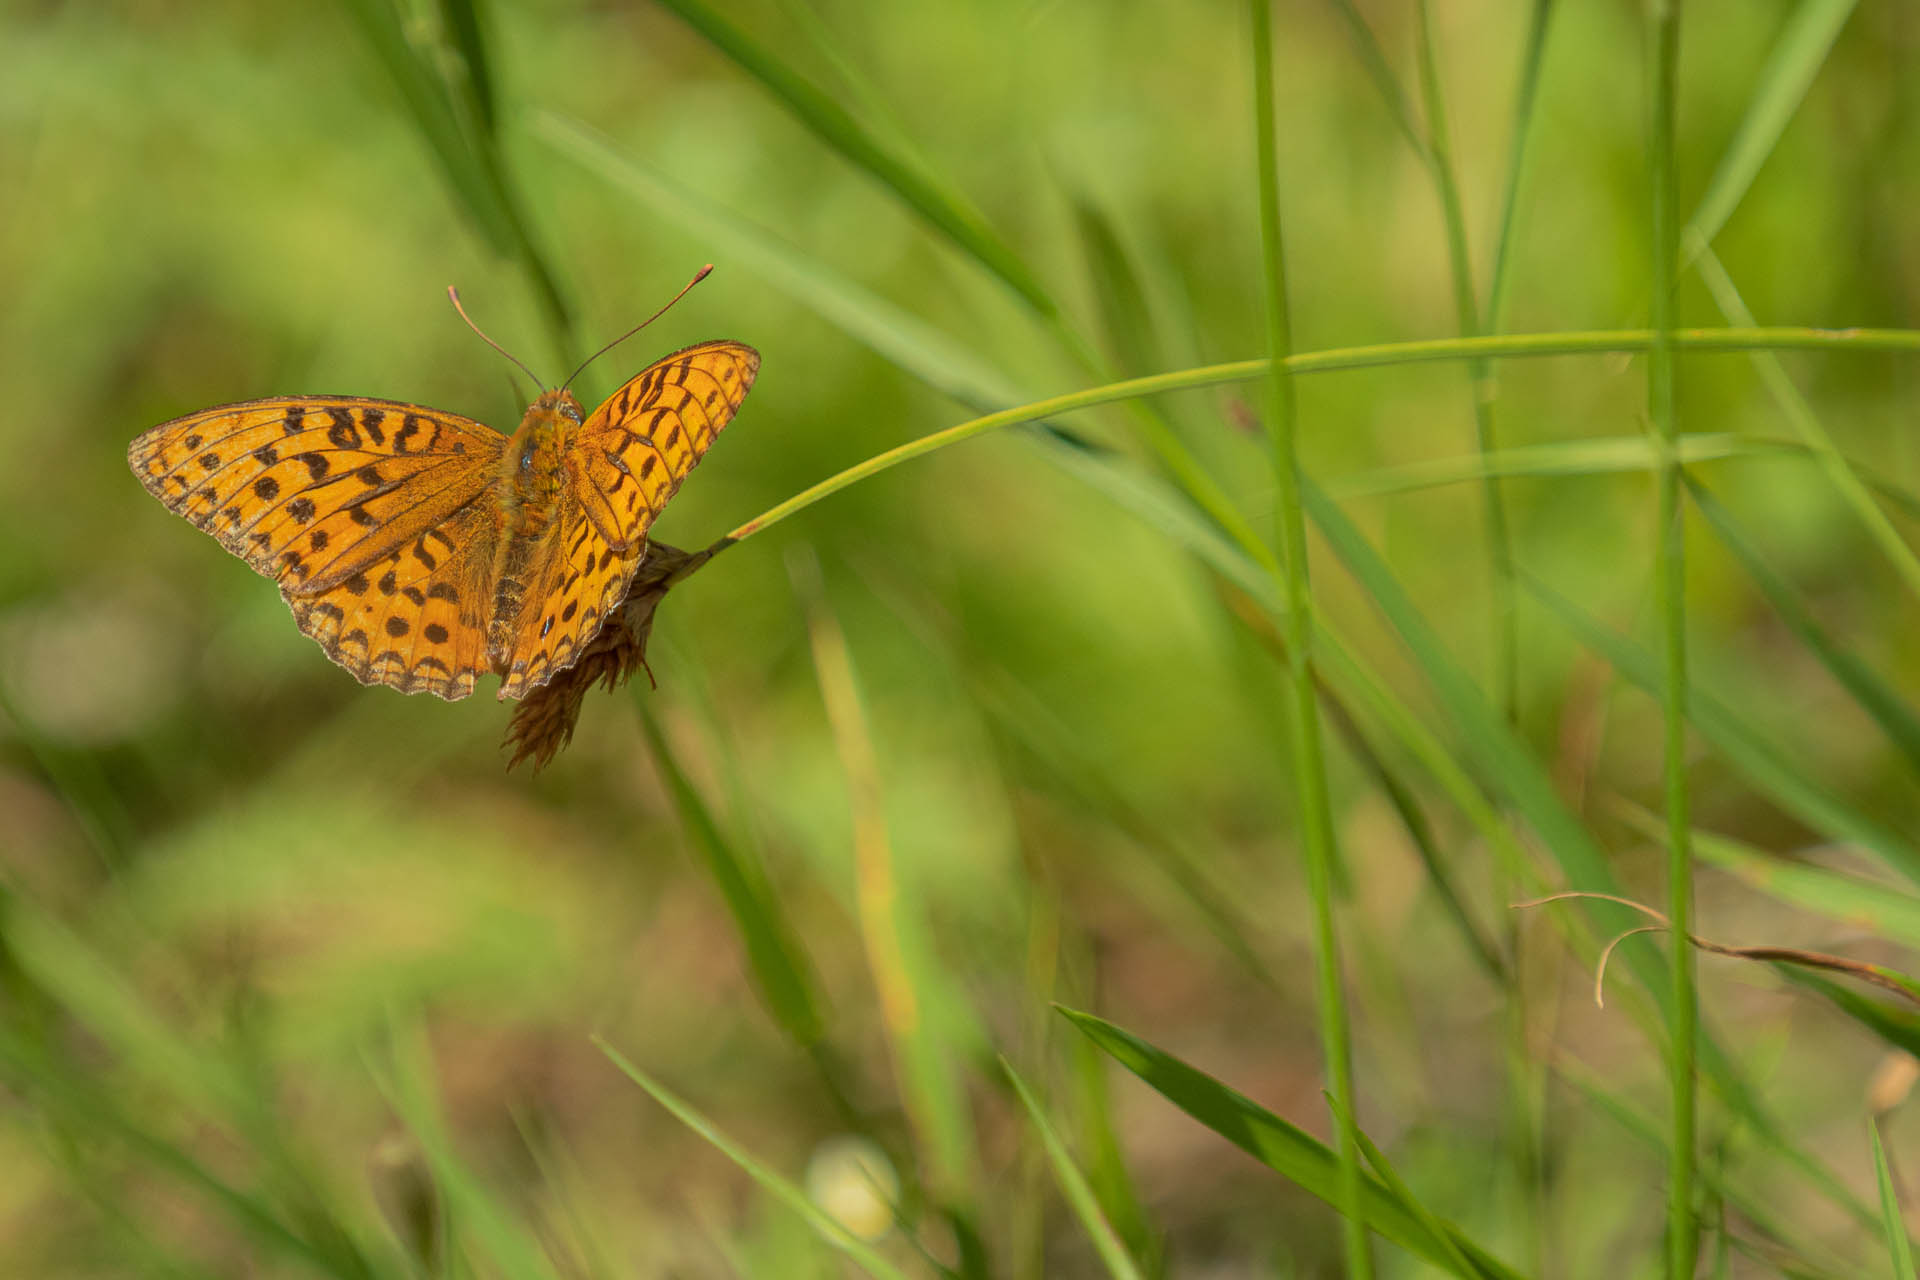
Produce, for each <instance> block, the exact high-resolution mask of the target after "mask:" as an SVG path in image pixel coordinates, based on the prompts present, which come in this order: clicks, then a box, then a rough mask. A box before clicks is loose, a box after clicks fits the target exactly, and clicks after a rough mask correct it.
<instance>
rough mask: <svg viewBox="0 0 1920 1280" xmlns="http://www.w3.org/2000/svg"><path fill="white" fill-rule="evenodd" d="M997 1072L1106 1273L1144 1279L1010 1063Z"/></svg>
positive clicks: (1119, 1278)
mask: <svg viewBox="0 0 1920 1280" xmlns="http://www.w3.org/2000/svg"><path fill="white" fill-rule="evenodd" d="M1000 1069H1001V1070H1002V1071H1004V1072H1006V1074H1007V1079H1008V1081H1010V1082H1011V1083H1012V1085H1013V1091H1014V1093H1015V1094H1017V1095H1018V1096H1019V1098H1020V1105H1021V1106H1022V1107H1024V1108H1026V1112H1027V1119H1028V1120H1030V1121H1031V1122H1032V1123H1033V1127H1034V1130H1035V1132H1037V1133H1038V1134H1039V1135H1040V1142H1041V1144H1042V1145H1043V1146H1045V1148H1046V1151H1047V1159H1048V1161H1049V1162H1050V1163H1051V1164H1052V1165H1053V1174H1054V1177H1055V1178H1057V1179H1058V1180H1059V1183H1060V1192H1061V1194H1062V1195H1064V1196H1065V1197H1066V1198H1067V1204H1068V1205H1069V1206H1070V1207H1071V1208H1072V1209H1073V1213H1074V1216H1075V1217H1077V1218H1079V1219H1080V1225H1081V1226H1082V1227H1083V1228H1085V1230H1086V1233H1087V1238H1088V1239H1089V1240H1091V1241H1093V1247H1094V1249H1095V1250H1096V1251H1097V1252H1098V1253H1099V1254H1100V1261H1101V1262H1103V1263H1105V1264H1106V1268H1107V1274H1108V1275H1111V1276H1113V1277H1114V1280H1143V1277H1142V1275H1141V1272H1140V1268H1139V1267H1138V1266H1137V1265H1135V1263H1134V1261H1133V1259H1132V1258H1131V1257H1129V1256H1128V1255H1127V1249H1126V1246H1125V1245H1123V1244H1121V1243H1120V1237H1119V1236H1118V1235H1117V1234H1116V1233H1115V1232H1114V1229H1113V1224H1112V1223H1111V1222H1108V1221H1107V1216H1106V1215H1105V1214H1104V1213H1102V1212H1100V1203H1099V1201H1098V1200H1096V1199H1095V1198H1094V1194H1093V1188H1092V1187H1090V1186H1088V1185H1087V1178H1086V1175H1085V1174H1083V1173H1081V1172H1080V1168H1079V1166H1078V1165H1076V1164H1074V1162H1073V1157H1072V1156H1070V1155H1068V1154H1067V1148H1066V1144H1065V1143H1063V1142H1061V1141H1060V1135H1059V1134H1057V1133H1055V1132H1054V1131H1053V1125H1052V1124H1051V1123H1049V1122H1048V1120H1047V1113H1046V1112H1044V1111H1042V1110H1041V1109H1040V1104H1039V1102H1037V1101H1035V1099H1034V1096H1033V1093H1032V1092H1031V1091H1030V1090H1029V1089H1028V1088H1027V1082H1026V1081H1024V1080H1022V1079H1021V1078H1020V1073H1019V1072H1017V1071H1015V1070H1014V1069H1013V1064H1012V1063H1011V1062H1008V1061H1007V1060H1006V1059H1005V1058H1002V1059H1000Z"/></svg>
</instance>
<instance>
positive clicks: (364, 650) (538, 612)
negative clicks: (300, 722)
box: [127, 272, 760, 701]
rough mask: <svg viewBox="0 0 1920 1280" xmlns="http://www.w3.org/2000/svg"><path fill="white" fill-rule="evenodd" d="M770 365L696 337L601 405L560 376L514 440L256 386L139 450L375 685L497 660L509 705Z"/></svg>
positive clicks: (362, 401)
mask: <svg viewBox="0 0 1920 1280" xmlns="http://www.w3.org/2000/svg"><path fill="white" fill-rule="evenodd" d="M702 274H703V275H704V274H705V273H704V272H703V273H702ZM683 292H684V291H683ZM457 303H458V300H457V298H456V305H457ZM462 314H463V315H464V312H463V313H462ZM481 336H482V337H485V335H484V334H483V335H481ZM488 341H489V342H491V341H492V340H491V339H488ZM759 369H760V356H759V353H757V352H756V351H754V349H753V348H752V347H749V346H746V345H744V344H743V343H738V342H702V343H699V344H697V345H695V346H691V347H687V348H685V349H684V350H681V351H676V352H674V353H673V354H672V355H670V356H667V357H666V358H665V359H663V360H660V361H658V362H656V363H654V364H651V365H649V366H647V368H645V369H643V370H641V371H640V372H639V373H638V374H636V375H635V376H634V377H633V378H631V379H629V380H628V382H627V383H626V385H625V386H623V387H621V388H620V389H619V390H618V391H616V392H614V393H613V395H612V396H611V397H609V398H608V400H607V402H606V403H605V404H602V405H601V406H600V407H599V408H598V409H595V410H594V411H593V412H592V413H591V414H584V413H583V412H582V411H581V406H580V402H579V401H578V400H576V399H574V397H573V395H572V393H571V392H569V391H568V390H567V389H566V388H565V387H564V386H562V387H561V388H559V389H558V390H553V391H545V392H542V393H541V395H540V396H539V398H538V399H536V400H535V401H534V402H533V404H532V405H531V406H530V407H529V408H528V409H527V412H526V416H525V417H524V418H522V419H521V422H520V428H519V430H517V431H515V432H514V433H513V435H512V437H511V438H508V437H506V436H503V435H501V434H500V433H499V432H497V431H494V430H493V429H492V428H490V427H487V426H485V425H483V424H481V423H479V422H475V421H474V420H472V419H471V418H463V417H461V416H460V415H458V414H454V413H447V412H445V411H443V410H439V409H429V408H425V407H423V406H421V405H417V404H406V403H403V402H399V401H394V400H374V399H369V398H366V397H363V396H279V397H274V398H271V399H266V400H248V401H245V402H243V403H240V404H228V405H220V406H218V407H216V408H212V409H202V410H201V411H199V412H198V413H190V414H188V415H186V416H185V417H183V418H175V419H174V420H173V421H171V422H165V423H162V424H160V425H159V426H157V427H154V428H153V429H152V430H150V431H147V432H145V433H144V434H142V435H140V436H139V437H138V438H136V439H135V440H134V441H133V443H132V444H131V445H130V446H129V447H128V449H127V461H128V463H129V465H131V466H132V468H133V473H134V475H136V476H138V477H139V479H140V482H141V483H142V484H144V485H145V486H146V487H147V490H148V491H149V492H151V493H152V494H153V495H154V496H155V497H157V498H159V499H160V501H161V502H163V503H165V504H166V505H167V507H168V508H169V509H170V510H172V511H175V512H177V513H179V514H180V515H182V516H185V517H186V518H187V519H188V520H190V521H192V522H193V523H194V524H195V525H197V526H198V527H200V528H201V529H204V530H206V531H207V532H208V533H210V534H212V535H213V536H214V537H216V538H218V539H219V540H220V543H221V545H222V546H224V547H226V549H227V550H229V551H231V552H233V553H234V554H235V555H237V556H239V557H240V558H241V559H243V560H245V561H246V562H247V563H248V564H250V565H252V566H253V567H254V568H255V569H257V570H259V571H260V572H261V573H263V574H265V575H266V576H267V577H269V578H272V579H273V580H274V581H276V582H278V583H279V584H280V596H281V598H282V599H284V600H285V601H286V602H287V605H288V607H289V608H291V609H292V610H293V618H294V621H295V622H296V623H298V624H299V627H300V629H301V630H302V631H304V632H305V633H306V634H307V635H309V636H311V637H313V639H314V640H316V641H318V642H319V644H320V647H321V648H322V649H324V650H326V653H327V656H328V657H329V658H331V659H333V660H334V661H335V662H337V663H339V664H340V665H341V666H342V667H345V668H346V669H347V671H348V672H349V673H351V674H352V675H353V677H354V678H355V679H356V680H358V681H360V683H362V684H384V685H390V686H392V687H393V688H395V689H399V690H400V691H401V692H403V693H419V692H422V691H424V692H427V693H433V694H438V695H439V696H440V697H442V698H445V699H448V700H449V701H452V700H454V699H458V698H464V697H466V696H467V695H468V694H470V693H472V692H473V689H474V685H475V683H476V682H477V681H478V680H479V678H480V677H481V676H483V675H487V674H489V673H492V674H495V675H498V676H500V677H501V684H500V693H499V697H500V699H501V700H502V701H505V700H506V699H508V698H519V697H521V696H523V695H525V694H527V693H528V692H530V691H532V690H534V689H537V688H539V687H540V686H541V685H543V684H545V683H546V682H547V681H549V680H551V679H552V678H553V677H554V675H555V674H557V673H558V672H560V671H563V670H565V669H566V668H567V667H568V666H569V665H570V664H571V663H573V662H574V661H575V660H576V659H577V658H578V657H579V656H580V654H581V652H582V651H583V650H584V649H585V648H586V646H587V644H588V643H589V642H590V641H591V640H592V639H593V637H594V634H595V633H596V632H597V631H598V630H599V629H600V626H601V624H602V622H603V621H604V620H605V619H606V618H607V617H608V616H609V615H610V614H611V613H612V612H613V611H614V610H615V609H617V608H618V607H619V606H620V603H621V601H622V599H623V598H624V597H625V595H626V592H627V588H628V584H629V583H631V582H632V580H633V576H634V573H635V571H636V570H637V569H638V568H639V567H640V564H641V561H642V559H643V558H644V557H645V556H646V553H647V529H648V528H649V527H650V526H651V525H652V524H653V522H654V520H655V518H656V517H658V516H659V514H660V511H661V509H662V508H663V507H665V506H666V504H667V500H668V499H669V498H671V497H673V495H674V492H675V491H676V490H677V489H679V487H680V482H681V481H683V480H685V479H686V478H687V473H688V472H689V471H691V470H693V467H694V464H695V463H697V462H699V461H700V459H701V458H702V457H703V456H704V455H705V454H706V452H707V450H708V448H709V447H711V446H712V444H713V441H714V437H716V436H717V435H719V433H720V430H721V428H723V427H725V426H726V425H727V423H728V422H729V421H730V420H731V419H732V418H733V415H734V413H735V412H736V411H737V410H738V409H739V408H740V402H741V401H742V400H744V399H745V398H746V394H747V392H748V390H749V389H750V388H751V387H752V386H753V380H754V377H755V375H756V374H757V373H758V372H759Z"/></svg>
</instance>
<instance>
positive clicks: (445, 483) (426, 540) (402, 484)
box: [127, 396, 505, 698]
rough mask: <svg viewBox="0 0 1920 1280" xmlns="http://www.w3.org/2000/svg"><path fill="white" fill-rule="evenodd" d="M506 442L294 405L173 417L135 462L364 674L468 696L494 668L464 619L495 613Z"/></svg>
mask: <svg viewBox="0 0 1920 1280" xmlns="http://www.w3.org/2000/svg"><path fill="white" fill-rule="evenodd" d="M504 446H505V441H504V438H503V437H501V436H500V435H499V434H498V433H497V432H494V431H491V430H489V429H488V428H486V427H484V426H482V425H481V424H480V423H477V422H474V421H472V420H471V419H468V418H463V417H460V416H458V415H456V414H450V413H444V412H439V411H430V410H425V409H422V408H421V407H420V406H418V405H411V404H402V403H398V402H394V401H388V400H371V399H361V398H348V397H321V396H292V397H282V398H276V399H270V400H253V401H248V402H246V403H244V404H235V405H223V406H220V407H218V408H214V409H205V410H202V411H201V412H199V413H194V414H189V415H187V416H186V417H184V418H176V419H174V420H173V421H172V422H167V423H163V424H161V425H160V426H157V427H155V428H153V429H152V430H151V431H148V432H146V433H145V434H143V435H141V436H139V437H138V438H137V439H135V440H134V442H133V444H132V445H131V446H130V447H129V448H128V450H127V459H128V462H129V463H130V464H131V466H132V468H133V472H134V474H135V475H137V476H139V477H140V480H141V482H142V483H143V484H145V485H146V487H147V488H148V489H149V490H150V491H151V492H152V493H153V494H154V496H156V497H158V498H159V499H160V500H161V501H162V502H163V503H165V504H166V505H167V506H168V507H169V508H171V509H172V510H174V511H177V512H179V513H180V514H181V515H183V516H185V517H186V518H187V519H188V520H191V521H192V522H193V523H194V524H196V525H198V526H199V527H201V528H202V529H205V530H206V531H207V532H209V533H211V534H213V535H214V536H215V537H216V538H218V539H219V540H220V542H221V543H222V545H224V546H225V547H226V548H227V549H228V550H229V551H232V552H233V553H234V554H235V555H238V556H240V557H241V558H242V559H244V560H246V561H247V563H248V564H250V565H252V566H253V567H254V568H255V569H257V570H258V571H259V572H261V573H263V574H265V575H266V576H267V577H270V578H273V579H274V580H275V581H277V582H278V583H279V584H280V590H281V594H282V595H283V596H284V597H285V598H286V600H287V603H288V604H289V606H291V607H292V609H293V613H294V618H295V620H296V621H297V622H298V623H299V624H300V628H301V630H303V631H305V632H306V633H307V634H308V635H310V636H312V637H313V638H314V639H315V640H317V641H319V643H320V645H321V647H323V648H324V649H326V650H327V653H328V656H329V657H331V658H333V660H334V661H336V662H338V663H339V664H340V665H341V666H343V667H345V668H346V669H347V670H348V671H350V672H352V673H353V674H354V676H355V677H356V678H358V679H359V680H361V681H362V682H363V683H369V682H378V683H382V684H390V685H392V686H394V687H395V688H399V689H403V690H405V691H407V692H414V691H416V690H425V691H430V692H433V693H437V694H439V695H440V696H442V697H446V698H459V697H464V696H466V694H467V693H469V692H471V691H472V688H473V682H474V678H475V677H476V676H477V675H479V674H482V673H484V672H485V671H486V670H487V667H486V666H485V665H484V661H480V662H479V665H475V663H476V655H475V653H473V652H471V650H473V649H474V647H475V646H474V644H473V643H470V642H471V641H472V640H473V637H472V636H471V635H468V634H466V633H467V632H469V631H471V628H464V629H463V628H462V627H461V626H460V625H459V619H460V614H461V612H462V611H463V610H466V611H469V612H470V611H472V610H474V609H483V608H484V606H485V600H484V596H482V597H481V599H480V600H479V601H478V602H476V601H474V600H473V599H472V598H471V595H472V592H473V590H474V589H475V588H474V584H475V583H476V582H483V581H484V578H485V575H486V572H487V570H488V568H489V567H490V565H491V555H492V547H493V545H494V541H495V535H496V532H497V526H496V525H495V522H494V520H493V518H492V515H491V504H490V503H489V502H488V501H487V499H488V494H489V489H490V486H491V485H492V483H493V478H494V473H495V470H496V464H497V461H498V459H499V457H500V454H501V452H502V450H503V448H504ZM381 583H387V584H389V585H391V586H392V587H393V590H392V591H391V592H383V591H381V590H380V584H381ZM356 586H358V587H361V588H363V590H361V591H357V592H356V591H354V590H353V589H352V588H354V587H356ZM429 591H431V592H432V593H433V594H431V595H429V594H428V593H429ZM415 595H417V596H418V599H417V600H416V599H414V596H415ZM403 626H404V627H405V628H406V630H405V631H404V632H402V631H400V628H401V627H403ZM435 637H444V638H442V639H440V640H439V641H438V642H436V640H435ZM403 642H404V643H403Z"/></svg>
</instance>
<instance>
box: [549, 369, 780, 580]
mask: <svg viewBox="0 0 1920 1280" xmlns="http://www.w3.org/2000/svg"><path fill="white" fill-rule="evenodd" d="M759 371H760V353H759V352H757V351H755V350H754V349H753V348H752V347H749V346H747V345H745V344H744V343H739V342H702V343H700V344H698V345H697V346H691V347H688V348H686V349H685V350H683V351H676V352H674V353H673V354H672V355H670V356H668V357H666V358H665V359H664V360H660V361H658V362H656V363H654V364H652V365H649V366H648V367H647V368H645V369H642V370H641V371H640V372H639V373H637V374H635V375H634V376H633V377H632V378H630V379H628V381H627V384H626V385H625V386H623V387H621V388H620V389H619V390H618V391H616V392H614V393H613V395H611V396H610V397H608V399H607V402H606V403H605V404H603V405H601V406H600V407H599V408H598V409H596V410H594V411H593V414H592V415H591V416H590V417H588V419H587V420H586V422H585V423H584V424H583V425H582V426H581V428H580V433H579V448H578V449H577V450H575V453H574V456H575V457H576V458H578V459H579V463H578V466H579V470H578V471H577V472H576V477H577V479H578V481H579V482H580V484H581V488H582V490H583V501H582V506H583V507H584V509H585V510H586V512H587V515H588V517H589V518H590V519H592V521H593V523H594V526H595V529H596V531H597V532H598V533H599V535H600V537H601V538H602V539H604V540H605V541H606V542H607V543H608V545H610V546H613V547H616V548H619V547H624V546H626V545H627V544H628V543H631V542H634V541H636V540H638V539H639V538H641V537H644V536H645V535H646V532H647V527H648V526H649V525H651V524H652V523H653V521H654V518H655V517H657V516H658V515H659V514H660V511H661V509H662V508H663V507H665V506H666V505H667V499H669V498H671V497H672V496H673V494H674V491H675V490H677V489H678V488H679V487H680V482H681V481H682V480H685V479H686V478H687V473H688V472H689V471H692V470H693V467H694V464H695V463H697V462H699V461H700V459H701V458H702V457H703V456H704V455H705V454H706V452H707V450H708V448H710V447H711V446H712V444H713V440H714V437H715V436H717V435H719V434H720V429H721V428H722V427H724V426H726V425H727V422H728V421H729V420H730V419H731V418H732V417H733V415H734V413H735V411H737V410H738V409H739V408H740V402H741V401H742V400H744V399H746V396H747V392H748V391H749V390H750V389H751V388H752V387H753V379H754V376H755V375H756V374H758V373H759ZM625 585H626V584H625V583H622V584H621V587H622V589H623V590H624V589H625Z"/></svg>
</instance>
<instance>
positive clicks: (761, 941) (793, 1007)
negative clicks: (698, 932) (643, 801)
mask: <svg viewBox="0 0 1920 1280" xmlns="http://www.w3.org/2000/svg"><path fill="white" fill-rule="evenodd" d="M635 701H636V703H637V705H638V706H639V709H640V728H641V731H642V732H643V733H644V734H645V735H646V739H647V745H648V746H649V747H651V748H652V750H653V761H654V765H655V767H657V768H658V769H659V770H660V778H661V781H662V782H664V783H665V784H666V787H667V794H668V795H670V796H671V797H673V807H674V808H675V809H676V810H678V811H679V813H680V822H681V825H682V826H683V827H684V828H685V829H686V832H687V838H688V839H689V840H691V841H692V842H693V845H694V847H695V848H697V849H698V850H699V851H700V854H701V856H702V857H703V858H704V859H705V860H706V864H707V872H708V874H709V875H711V876H712V877H713V882H714V884H715V885H717V886H718V887H719V889H720V896H721V897H722V898H724V899H725V900H726V904H727V911H728V913H729V914H730V915H732V917H733V923H734V927H735V928H736V929H737V930H738V931H739V933H740V941H741V942H742V943H743V944H744V945H745V947H746V951H747V962H748V965H749V968H750V970H751V972H752V974H753V985H754V989H755V990H757V991H758V992H759V993H760V998H761V999H762V1000H764V1001H766V1003H767V1007H768V1009H770V1010H771V1011H772V1013H773V1016H774V1020H775V1021H777V1022H778V1023H779V1024H780V1026H781V1029H782V1030H784V1031H785V1032H786V1033H787V1035H788V1036H789V1037H790V1038H791V1039H792V1040H793V1041H794V1043H795V1044H798V1045H800V1046H801V1047H802V1048H805V1047H808V1046H811V1045H814V1044H817V1043H818V1042H819V1040H820V1038H821V1036H822V1035H824V1034H825V1031H826V1028H825V1020H824V1018H823V1017H822V1016H821V1013H820V1001H819V998H818V996H817V995H816V994H815V992H814V987H813V977H812V972H813V971H812V968H811V966H810V965H808V963H807V960H806V953H805V952H804V951H803V950H802V948H801V946H800V944H799V943H798V941H796V937H795V934H794V931H793V928H792V926H791V925H790V924H789V923H788V922H787V919H786V916H785V915H784V913H782V911H781V910H780V904H779V901H778V899H776V898H775V897H774V895H773V893H772V891H771V890H770V889H769V888H768V887H767V880H766V875H765V874H764V873H763V872H762V870H761V869H760V867H759V866H758V865H757V864H756V863H755V862H754V861H753V860H752V859H751V858H750V857H749V856H748V855H747V854H746V853H745V852H744V851H742V850H740V849H737V848H735V847H734V845H733V844H732V843H731V842H730V841H729V840H728V839H727V838H726V836H725V835H724V834H723V833H722V832H721V830H720V824H719V823H718V822H717V821H716V820H715V818H714V816H713V811H712V810H711V809H709V808H708V807H707V804H706V801H705V800H704V799H702V798H701V796H700V793H699V792H698V791H696V790H695V789H694V786H693V783H692V782H691V781H689V780H688V778H687V775H686V771H685V770H683V769H682V768H681V767H680V762H679V760H678V759H677V758H676V757H675V755H674V752H673V748H672V746H671V745H669V744H668V742H667V738H666V734H665V733H664V732H663V731H662V730H661V728H660V721H659V719H658V717H656V716H655V715H654V714H653V709H652V706H651V704H650V702H649V700H648V699H647V697H646V695H645V694H644V693H642V692H640V691H638V690H636V691H635Z"/></svg>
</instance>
